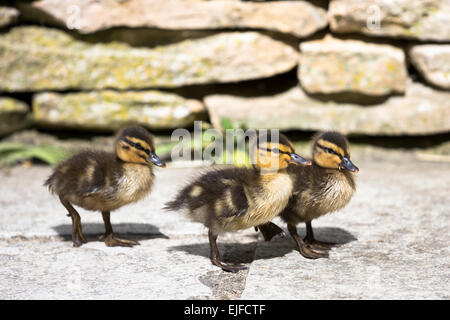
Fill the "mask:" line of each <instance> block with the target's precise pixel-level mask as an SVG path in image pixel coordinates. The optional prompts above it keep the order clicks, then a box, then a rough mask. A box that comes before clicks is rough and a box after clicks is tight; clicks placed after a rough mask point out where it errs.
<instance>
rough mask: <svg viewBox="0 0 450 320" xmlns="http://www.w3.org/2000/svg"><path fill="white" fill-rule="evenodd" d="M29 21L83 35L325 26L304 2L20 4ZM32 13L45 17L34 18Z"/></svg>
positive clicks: (298, 31) (321, 13)
mask: <svg viewBox="0 0 450 320" xmlns="http://www.w3.org/2000/svg"><path fill="white" fill-rule="evenodd" d="M18 3H19V7H20V8H22V9H23V10H24V13H25V14H26V13H27V12H29V13H28V14H27V15H26V17H27V18H30V19H35V20H36V19H39V20H42V19H44V20H45V19H47V20H49V17H51V20H52V21H53V20H57V21H59V22H60V24H63V25H64V26H66V27H68V28H70V29H76V30H78V31H80V32H82V33H89V32H94V31H98V30H104V29H109V28H112V27H119V26H122V27H150V28H161V29H179V30H181V29H185V30H198V29H224V28H232V29H239V28H247V29H264V30H272V31H278V32H284V33H290V34H293V35H295V36H297V37H306V36H309V35H311V34H312V33H314V32H315V31H317V30H319V29H323V28H325V27H326V26H327V24H328V22H327V15H326V11H325V10H324V9H322V8H319V7H316V6H314V5H312V4H311V3H308V2H306V1H276V2H267V3H255V2H241V1H201V0H194V1H179V0H175V1H174V0H128V1H116V0H100V1H91V0H66V1H60V0H40V1H35V2H33V3H28V2H23V1H20V2H18ZM30 9H38V10H40V11H41V13H44V14H45V15H42V14H41V15H39V14H38V12H36V10H30Z"/></svg>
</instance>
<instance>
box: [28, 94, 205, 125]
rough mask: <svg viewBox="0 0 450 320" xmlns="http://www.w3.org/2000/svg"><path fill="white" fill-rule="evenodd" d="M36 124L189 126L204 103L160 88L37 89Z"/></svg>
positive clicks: (196, 117) (199, 115) (203, 109)
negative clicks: (68, 92) (70, 92)
mask: <svg viewBox="0 0 450 320" xmlns="http://www.w3.org/2000/svg"><path fill="white" fill-rule="evenodd" d="M33 111H34V119H35V122H36V123H37V124H38V125H41V126H53V127H60V128H77V129H90V130H116V129H118V128H120V127H121V126H123V125H126V124H139V125H142V126H145V127H148V128H151V129H172V128H176V127H184V126H190V125H192V124H193V122H194V120H197V119H201V118H202V117H203V116H204V114H205V108H204V106H203V104H202V103H201V102H199V101H197V100H189V99H184V98H182V97H180V96H178V95H175V94H171V93H165V92H161V91H153V90H152V91H139V92H117V91H113V90H103V91H98V92H89V93H73V94H57V93H50V92H46V93H40V94H37V95H35V97H34V99H33Z"/></svg>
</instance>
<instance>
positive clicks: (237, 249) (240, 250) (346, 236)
mask: <svg viewBox="0 0 450 320" xmlns="http://www.w3.org/2000/svg"><path fill="white" fill-rule="evenodd" d="M298 233H299V235H300V236H301V237H304V236H305V235H306V228H299V229H298ZM286 234H287V235H286V236H285V237H284V238H283V239H276V240H275V238H274V239H273V240H272V242H276V243H274V244H273V250H270V242H268V243H267V244H266V245H265V250H261V252H258V256H257V257H255V251H256V247H257V245H258V243H260V242H264V240H262V239H261V240H255V241H252V242H247V243H239V242H226V243H223V242H222V243H221V242H220V237H219V238H218V240H217V245H218V247H219V251H220V253H221V256H222V260H223V261H226V262H231V263H251V262H252V261H254V260H259V259H272V258H278V257H282V256H284V255H286V254H288V253H290V252H292V251H296V250H297V247H296V245H295V243H294V241H293V240H292V239H291V237H290V236H289V235H288V233H287V232H286ZM314 236H315V238H316V239H317V240H321V241H327V242H333V243H336V245H337V246H339V245H344V244H346V243H349V242H352V241H356V240H358V239H357V238H356V237H355V236H354V235H353V234H351V233H350V232H348V231H347V230H344V229H341V228H332V227H319V228H314ZM256 237H257V234H256V233H255V239H256ZM170 250H175V251H183V252H186V253H188V254H192V255H197V256H202V257H206V258H209V257H210V251H209V250H210V248H209V243H208V242H205V243H196V244H186V245H181V246H173V247H170Z"/></svg>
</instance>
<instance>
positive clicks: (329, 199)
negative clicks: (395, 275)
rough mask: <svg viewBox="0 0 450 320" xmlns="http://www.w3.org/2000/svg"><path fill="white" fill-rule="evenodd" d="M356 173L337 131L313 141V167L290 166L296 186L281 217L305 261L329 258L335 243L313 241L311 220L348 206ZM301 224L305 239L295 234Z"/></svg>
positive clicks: (345, 146)
mask: <svg viewBox="0 0 450 320" xmlns="http://www.w3.org/2000/svg"><path fill="white" fill-rule="evenodd" d="M358 171H359V169H358V167H356V166H355V165H354V164H353V163H352V161H351V160H350V148H349V142H348V140H347V138H346V137H345V136H344V135H342V134H340V133H338V132H324V133H320V134H318V135H316V136H315V137H314V138H313V163H312V166H310V167H292V166H291V167H289V169H288V172H289V173H290V174H291V175H292V176H294V177H295V187H294V192H293V196H292V197H291V199H290V200H289V203H288V205H287V206H286V208H285V209H284V210H283V211H282V212H281V213H280V217H281V218H282V220H284V221H285V222H286V223H287V226H288V231H289V233H290V235H291V236H292V238H293V239H294V240H295V242H296V244H297V247H298V250H299V252H300V254H301V255H302V256H304V257H305V258H309V259H317V258H322V257H328V251H329V249H330V248H331V247H332V246H333V245H334V244H332V243H327V242H321V241H318V240H315V239H314V233H313V229H312V225H311V221H312V220H313V219H316V218H318V217H320V216H323V215H325V214H327V213H331V212H334V211H337V210H340V209H342V208H344V207H345V206H346V205H347V204H348V202H349V201H350V199H351V197H352V196H353V193H354V192H355V189H356V185H355V175H354V173H356V172H358ZM300 222H305V224H306V237H305V238H304V239H301V238H300V236H299V235H298V234H297V228H296V225H297V224H298V223H300ZM263 228H264V226H263ZM270 231H271V230H268V231H266V232H267V233H270ZM265 238H266V236H265ZM266 240H267V239H266ZM269 240H270V235H269Z"/></svg>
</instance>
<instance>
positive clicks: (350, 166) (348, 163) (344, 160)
mask: <svg viewBox="0 0 450 320" xmlns="http://www.w3.org/2000/svg"><path fill="white" fill-rule="evenodd" d="M340 167H341V168H345V169H347V170H349V171H351V172H358V171H359V169H358V167H357V166H355V165H354V164H353V162H351V161H350V159H348V158H347V157H342V162H341V165H340Z"/></svg>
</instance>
